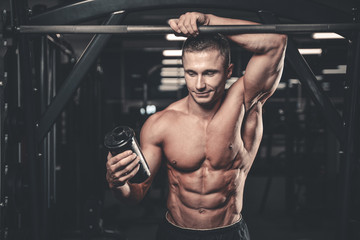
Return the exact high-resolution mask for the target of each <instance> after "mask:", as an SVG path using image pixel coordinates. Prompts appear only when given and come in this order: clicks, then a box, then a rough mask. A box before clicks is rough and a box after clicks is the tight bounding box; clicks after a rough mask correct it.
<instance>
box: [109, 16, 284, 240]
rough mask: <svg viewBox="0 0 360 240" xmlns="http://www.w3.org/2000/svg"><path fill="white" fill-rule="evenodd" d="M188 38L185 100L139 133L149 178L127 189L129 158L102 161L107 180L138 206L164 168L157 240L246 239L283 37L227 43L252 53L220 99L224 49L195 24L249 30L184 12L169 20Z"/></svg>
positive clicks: (223, 42) (134, 161) (226, 68)
mask: <svg viewBox="0 0 360 240" xmlns="http://www.w3.org/2000/svg"><path fill="white" fill-rule="evenodd" d="M169 24H170V26H171V28H172V29H173V30H174V31H175V32H177V33H179V34H183V35H185V36H188V39H187V41H186V42H185V43H184V47H183V66H184V71H185V80H186V86H187V88H188V91H189V94H188V96H186V97H185V98H183V99H181V100H179V101H177V102H175V103H173V104H171V105H170V106H168V107H167V108H166V109H165V110H163V111H161V112H158V113H156V114H154V115H152V116H151V117H150V118H149V119H148V120H147V121H146V123H145V124H144V126H143V128H142V130H141V135H140V139H141V147H142V151H143V153H144V156H145V158H146V160H147V162H148V164H149V167H150V170H151V173H152V176H151V177H150V178H149V179H148V180H147V181H145V182H144V183H141V184H132V183H129V182H128V180H129V179H131V178H132V177H133V176H134V175H135V174H136V172H137V171H138V168H139V167H138V162H139V159H138V158H137V156H136V155H135V154H134V153H132V152H131V151H126V152H123V153H120V154H118V155H116V156H111V155H110V154H109V155H108V162H107V181H108V183H109V187H110V188H111V189H112V190H113V192H114V194H115V195H116V196H117V197H118V198H119V199H120V200H122V201H125V202H130V203H134V202H139V201H140V200H141V199H142V198H143V197H144V195H145V194H146V192H147V191H148V189H149V187H150V185H151V183H152V181H153V179H154V176H155V174H156V173H157V171H158V170H159V167H160V164H161V163H163V164H165V165H166V167H167V174H168V182H169V186H168V187H169V195H168V200H167V209H168V212H167V214H166V219H165V220H164V222H163V223H162V224H161V225H160V228H159V231H158V239H167V240H169V239H171V240H174V239H207V240H208V239H249V237H248V231H247V227H246V224H245V222H244V220H243V219H242V216H241V210H242V206H243V191H244V185H245V180H246V177H247V175H248V173H249V170H250V168H251V165H252V163H253V161H254V158H255V155H256V153H257V150H258V148H259V144H260V141H261V138H262V132H263V126H262V106H263V104H264V102H265V101H266V100H267V99H268V98H269V97H270V96H271V95H272V94H273V93H274V91H275V89H276V87H277V85H278V82H279V80H280V77H281V74H282V70H283V62H284V52H285V48H286V41H287V37H286V36H285V35H279V34H238V35H233V36H228V38H229V39H230V40H232V41H233V42H235V43H236V44H238V45H240V46H241V47H243V48H244V49H246V50H248V51H251V52H253V56H252V58H251V59H250V61H249V63H248V65H247V67H246V71H245V74H244V76H243V77H241V78H239V79H238V80H237V81H236V82H235V83H234V84H233V85H232V86H231V87H230V88H229V90H228V91H227V92H225V82H226V80H227V79H228V78H230V76H231V74H232V70H233V64H230V57H229V44H228V42H227V39H226V38H224V37H223V36H222V35H220V34H214V35H201V34H200V35H199V34H198V28H197V26H198V25H240V24H245V25H249V24H256V23H253V22H249V21H244V20H238V19H229V18H222V17H218V16H215V15H212V14H203V13H198V12H191V13H186V14H184V15H182V16H181V17H180V18H178V19H172V20H170V21H169Z"/></svg>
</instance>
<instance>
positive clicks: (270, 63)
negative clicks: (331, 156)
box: [169, 12, 287, 110]
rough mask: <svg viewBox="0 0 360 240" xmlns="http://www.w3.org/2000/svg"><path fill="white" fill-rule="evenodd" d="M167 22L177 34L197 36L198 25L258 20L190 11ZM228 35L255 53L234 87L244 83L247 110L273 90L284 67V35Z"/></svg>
mask: <svg viewBox="0 0 360 240" xmlns="http://www.w3.org/2000/svg"><path fill="white" fill-rule="evenodd" d="M169 24H170V26H171V27H172V29H173V30H174V31H175V32H177V33H179V34H184V35H186V36H196V35H198V34H199V30H198V27H197V26H198V25H256V24H258V23H255V22H250V21H246V20H240V19H231V18H223V17H218V16H215V15H213V14H203V13H198V12H189V13H185V14H183V15H182V16H180V18H179V19H172V20H170V21H169ZM227 37H228V38H229V39H231V40H232V41H233V42H235V43H237V44H238V45H240V46H241V47H243V48H244V49H246V50H248V51H250V52H253V53H254V55H253V57H252V58H251V59H250V61H249V63H248V65H247V67H246V70H245V75H244V79H243V81H238V82H237V83H236V84H235V86H234V87H236V85H240V84H243V87H244V90H245V92H244V98H245V99H244V102H245V107H246V109H247V110H248V109H250V108H251V107H252V106H253V105H254V104H255V103H256V102H258V101H260V102H262V103H264V102H265V101H266V99H267V98H269V97H270V96H271V95H272V94H273V93H274V91H275V90H276V87H277V85H278V83H279V81H280V78H281V74H282V70H283V65H284V57H285V49H286V42H287V36H286V35H282V34H269V33H265V34H258V33H257V34H238V35H231V36H227Z"/></svg>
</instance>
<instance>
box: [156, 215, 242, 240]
mask: <svg viewBox="0 0 360 240" xmlns="http://www.w3.org/2000/svg"><path fill="white" fill-rule="evenodd" d="M163 224H165V225H166V227H167V228H168V229H171V230H172V231H176V232H179V233H180V232H181V233H184V234H194V233H196V234H197V235H199V234H221V233H225V232H229V231H232V230H234V229H239V227H241V226H242V225H244V224H245V222H244V221H243V218H242V216H241V215H240V218H239V220H237V221H236V222H234V223H232V224H230V225H226V226H222V227H216V228H210V229H196V228H186V227H181V226H178V225H176V224H174V223H172V222H170V221H169V219H168V212H166V214H165V220H164V222H163Z"/></svg>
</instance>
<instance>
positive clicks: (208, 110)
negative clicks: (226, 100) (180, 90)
mask: <svg viewBox="0 0 360 240" xmlns="http://www.w3.org/2000/svg"><path fill="white" fill-rule="evenodd" d="M221 102H222V98H219V99H218V100H216V101H215V102H214V103H212V104H209V105H206V106H205V105H200V104H198V103H196V102H195V101H194V99H193V98H192V97H191V96H190V95H188V97H187V106H188V112H189V113H190V114H193V115H195V116H197V117H199V118H202V119H204V120H211V119H212V118H213V116H214V115H215V113H216V112H217V111H218V109H219V108H220V105H221Z"/></svg>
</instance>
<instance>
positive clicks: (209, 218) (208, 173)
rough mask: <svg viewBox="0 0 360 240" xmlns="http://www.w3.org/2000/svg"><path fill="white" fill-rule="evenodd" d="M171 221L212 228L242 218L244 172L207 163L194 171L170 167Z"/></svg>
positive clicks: (184, 224) (169, 207)
mask: <svg viewBox="0 0 360 240" xmlns="http://www.w3.org/2000/svg"><path fill="white" fill-rule="evenodd" d="M168 178H169V196H168V202H167V206H168V211H169V212H168V215H167V218H168V220H169V221H170V222H171V223H173V224H175V225H178V226H180V227H184V228H194V229H212V228H218V227H223V226H227V225H231V224H232V223H235V222H236V221H238V220H239V219H240V218H241V209H242V195H243V188H244V181H245V175H244V174H242V173H241V170H240V169H238V168H236V169H230V170H228V169H227V170H224V169H220V170H214V169H212V168H211V166H210V163H209V162H208V161H206V160H205V161H204V162H203V163H202V165H201V167H200V168H199V169H197V170H195V171H191V172H180V171H178V170H176V169H174V168H173V167H172V166H171V165H169V164H168Z"/></svg>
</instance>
